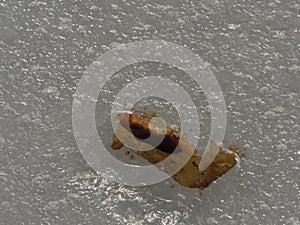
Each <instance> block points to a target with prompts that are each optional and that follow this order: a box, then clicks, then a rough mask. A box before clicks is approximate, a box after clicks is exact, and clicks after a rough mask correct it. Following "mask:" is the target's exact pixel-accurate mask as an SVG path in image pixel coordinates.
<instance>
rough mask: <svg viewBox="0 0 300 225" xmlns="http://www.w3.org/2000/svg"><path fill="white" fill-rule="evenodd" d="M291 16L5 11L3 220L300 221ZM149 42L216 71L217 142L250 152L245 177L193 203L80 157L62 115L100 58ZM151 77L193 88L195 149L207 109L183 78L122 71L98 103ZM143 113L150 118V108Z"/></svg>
mask: <svg viewBox="0 0 300 225" xmlns="http://www.w3.org/2000/svg"><path fill="white" fill-rule="evenodd" d="M299 10H300V4H299V2H298V1H296V0H288V1H283V0H270V1H242V0H226V1H225V0H219V1H215V0H212V1H208V0H199V1H187V0H182V1H179V0H164V1H144V0H140V1H136V0H123V1H116V0H112V1H104V0H103V1H99V0H84V1H83V0H82V1H69V0H67V1H46V0H41V1H1V2H0V55H1V59H0V62H1V63H0V106H1V107H0V112H1V113H0V153H1V157H0V223H1V224H293V225H295V224H300V213H299V212H300V204H299V203H300V201H299V200H300V191H299V185H300V184H299V180H300V176H299V174H300V161H299V157H300V154H299V149H300V140H299V135H300V129H299V127H300V126H299V121H300V118H299V116H300V76H299V71H300V69H299V68H300V63H299V58H300V57H299V37H300V36H299V35H300V34H299V24H300V18H299V15H298V14H299ZM149 39H162V40H166V41H170V42H174V43H177V44H180V45H182V46H185V47H187V48H189V49H191V50H192V51H194V52H195V53H197V54H199V55H200V56H201V57H202V59H203V60H204V61H206V62H207V65H210V66H211V68H212V69H213V71H214V73H215V75H216V77H217V78H218V80H219V82H220V85H221V87H222V90H223V92H224V97H225V100H226V103H227V106H228V107H227V110H228V121H227V122H228V123H227V131H226V137H225V139H224V145H225V146H228V145H230V144H233V145H237V146H240V147H242V148H243V147H245V151H246V153H247V155H246V158H245V159H244V160H242V162H241V167H240V168H239V169H233V170H232V171H230V172H229V173H227V174H226V175H224V176H223V177H221V178H220V179H218V180H217V181H216V182H215V183H213V184H212V185H211V186H210V187H209V188H207V189H206V190H205V191H204V195H203V196H202V197H199V196H198V194H197V191H196V190H190V189H187V188H183V187H180V186H178V185H177V184H176V183H174V181H173V180H168V181H165V182H163V183H160V184H156V185H152V186H149V187H141V188H136V187H129V186H122V185H119V184H115V183H113V182H111V181H109V180H107V179H106V178H104V177H102V176H101V175H97V174H95V172H94V171H93V170H92V169H91V168H89V166H88V165H87V163H86V162H85V161H84V159H83V157H82V156H81V154H80V152H79V150H78V148H77V146H76V143H75V139H74V136H73V131H72V121H71V108H72V101H73V95H74V93H75V90H76V87H77V84H78V82H79V80H80V78H81V76H82V75H83V72H84V71H85V70H86V68H87V67H88V66H89V65H90V64H91V63H92V62H93V60H95V59H96V58H97V57H99V56H100V55H102V54H103V53H105V52H106V51H109V50H110V49H112V48H116V47H119V46H120V44H122V43H128V42H132V41H137V40H149ZM151 74H152V75H157V74H159V75H161V76H164V77H167V78H169V79H170V80H172V81H176V82H178V83H179V84H180V85H182V86H184V87H186V88H187V89H188V90H189V93H190V94H191V96H192V97H193V100H195V102H196V103H197V104H198V106H199V113H200V116H201V132H202V133H201V135H200V139H199V142H200V146H203V144H204V143H206V142H207V135H205V134H208V133H209V130H210V128H209V126H210V122H209V121H210V119H209V116H210V113H209V111H210V108H209V107H207V102H206V101H205V95H204V94H203V92H201V90H200V89H199V88H197V87H194V86H193V85H194V83H193V81H192V80H188V79H186V78H185V77H184V76H183V75H182V74H183V73H181V72H180V71H178V70H175V69H172V68H168V67H166V66H164V65H157V64H153V63H152V64H151V63H145V64H141V65H136V66H131V67H128V68H124V70H122V71H120V72H119V73H117V74H116V76H115V79H116V80H113V82H111V83H110V84H107V91H106V92H101V93H100V96H101V97H100V100H101V98H102V104H103V105H104V106H105V104H109V103H110V102H111V101H112V100H113V98H114V96H115V95H116V94H117V92H118V90H119V89H120V87H122V85H123V84H125V83H126V82H129V81H130V80H132V79H134V78H135V77H139V76H140V77H142V76H146V75H151ZM118 79H119V80H118ZM122 79H123V80H122ZM76 104H81V102H80V101H78V102H77V103H76ZM165 106H167V108H168V107H169V114H168V115H169V116H168V119H169V120H170V121H168V122H170V123H172V124H174V126H178V124H177V123H176V121H177V120H176V118H177V117H176V116H177V114H174V113H171V112H172V110H173V109H172V107H170V106H168V105H167V103H164V102H162V103H160V104H158V103H157V104H155V107H156V108H155V109H156V110H157V111H160V110H162V108H164V107H165ZM141 107H145V108H148V109H150V110H153V109H154V108H153V106H151V104H148V103H147V101H144V103H141ZM98 109H99V108H98ZM100 109H103V111H101V110H100V111H98V116H99V117H100V118H98V119H99V124H98V125H99V127H100V130H99V134H100V135H101V136H102V138H103V139H104V140H103V141H104V142H105V143H106V144H107V145H109V142H110V140H111V133H110V134H108V133H109V132H108V131H107V130H109V129H106V126H104V128H103V125H105V124H106V122H107V121H104V120H103V118H101V117H102V116H101V115H104V113H105V112H108V111H105V110H104V109H105V108H100ZM101 119H102V120H101ZM101 127H102V128H101ZM118 154H119V155H118ZM117 156H118V157H120V158H122V157H123V154H121V153H116V157H117ZM123 158H124V157H123ZM125 158H126V157H125Z"/></svg>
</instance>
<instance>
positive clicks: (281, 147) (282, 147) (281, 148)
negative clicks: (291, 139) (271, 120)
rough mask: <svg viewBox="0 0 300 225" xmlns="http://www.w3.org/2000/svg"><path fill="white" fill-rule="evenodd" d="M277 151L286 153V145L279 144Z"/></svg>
mask: <svg viewBox="0 0 300 225" xmlns="http://www.w3.org/2000/svg"><path fill="white" fill-rule="evenodd" d="M277 149H278V150H282V151H286V150H287V145H286V144H283V143H281V144H279V145H277Z"/></svg>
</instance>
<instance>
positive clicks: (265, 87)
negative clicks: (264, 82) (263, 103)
mask: <svg viewBox="0 0 300 225" xmlns="http://www.w3.org/2000/svg"><path fill="white" fill-rule="evenodd" d="M259 92H260V93H261V94H269V93H270V89H269V87H267V86H264V87H262V88H261V89H260V90H259Z"/></svg>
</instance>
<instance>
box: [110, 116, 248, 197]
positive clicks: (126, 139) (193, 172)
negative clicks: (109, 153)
mask: <svg viewBox="0 0 300 225" xmlns="http://www.w3.org/2000/svg"><path fill="white" fill-rule="evenodd" d="M154 117H155V114H148V113H146V112H136V111H130V112H122V113H119V114H118V115H117V117H116V119H117V120H119V122H120V123H119V125H118V127H117V130H116V131H115V134H114V136H113V142H112V145H111V147H112V148H113V149H115V150H117V149H120V148H122V147H123V145H124V144H126V145H127V146H130V147H131V148H133V149H135V150H137V154H138V155H139V156H141V157H142V158H144V159H146V160H147V161H148V162H150V163H152V164H155V166H157V167H158V168H160V169H162V170H163V171H164V172H166V173H168V174H174V173H172V172H173V171H174V169H176V165H180V163H181V162H182V158H184V157H183V156H189V160H188V161H187V162H186V163H185V164H183V167H180V168H181V169H180V168H178V171H177V170H176V173H175V174H174V175H173V176H172V177H173V179H174V180H175V181H176V182H178V183H179V184H181V185H183V186H185V187H189V188H198V189H199V193H200V194H201V193H202V190H203V189H204V188H206V187H207V186H208V185H209V184H211V183H212V182H213V181H214V180H216V179H217V178H218V177H220V176H222V175H223V174H224V173H226V172H227V171H229V170H230V169H231V168H232V167H234V166H235V164H236V163H237V161H236V154H237V155H239V156H242V155H243V153H242V152H241V151H240V150H239V149H238V148H237V147H233V146H231V147H230V148H229V149H230V150H231V151H232V152H225V151H224V150H223V149H222V148H221V147H219V152H218V154H217V155H216V157H215V158H214V159H213V161H212V163H211V164H210V165H209V166H208V167H207V168H206V169H205V170H203V171H199V168H198V165H199V162H200V160H201V157H199V156H198V155H197V150H196V149H195V148H194V147H193V146H192V145H189V144H188V142H187V141H186V139H185V138H184V137H183V136H182V135H181V134H180V133H179V132H178V131H175V130H172V129H171V128H170V127H169V126H167V128H166V129H165V130H163V129H160V127H153V124H151V123H150V121H151V119H152V118H154ZM150 135H151V139H149V137H150ZM156 140H162V141H161V142H159V143H160V144H159V145H157V146H156V145H154V144H153V142H154V143H156V142H155V141H156ZM153 146H156V147H153ZM176 146H177V148H176ZM211 147H216V144H215V143H214V142H213V141H211ZM146 150H147V151H146ZM167 158H168V159H170V160H169V161H167V162H166V163H165V162H164V161H166V160H165V159H167ZM163 160H164V161H163ZM170 162H171V163H170ZM162 163H163V164H162Z"/></svg>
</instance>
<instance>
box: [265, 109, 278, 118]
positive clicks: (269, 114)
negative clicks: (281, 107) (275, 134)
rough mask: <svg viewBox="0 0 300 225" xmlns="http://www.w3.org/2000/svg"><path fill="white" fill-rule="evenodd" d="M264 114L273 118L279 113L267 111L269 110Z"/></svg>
mask: <svg viewBox="0 0 300 225" xmlns="http://www.w3.org/2000/svg"><path fill="white" fill-rule="evenodd" d="M264 116H265V117H266V118H269V119H272V118H274V117H276V116H277V114H276V113H275V112H274V111H267V112H265V114H264Z"/></svg>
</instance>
